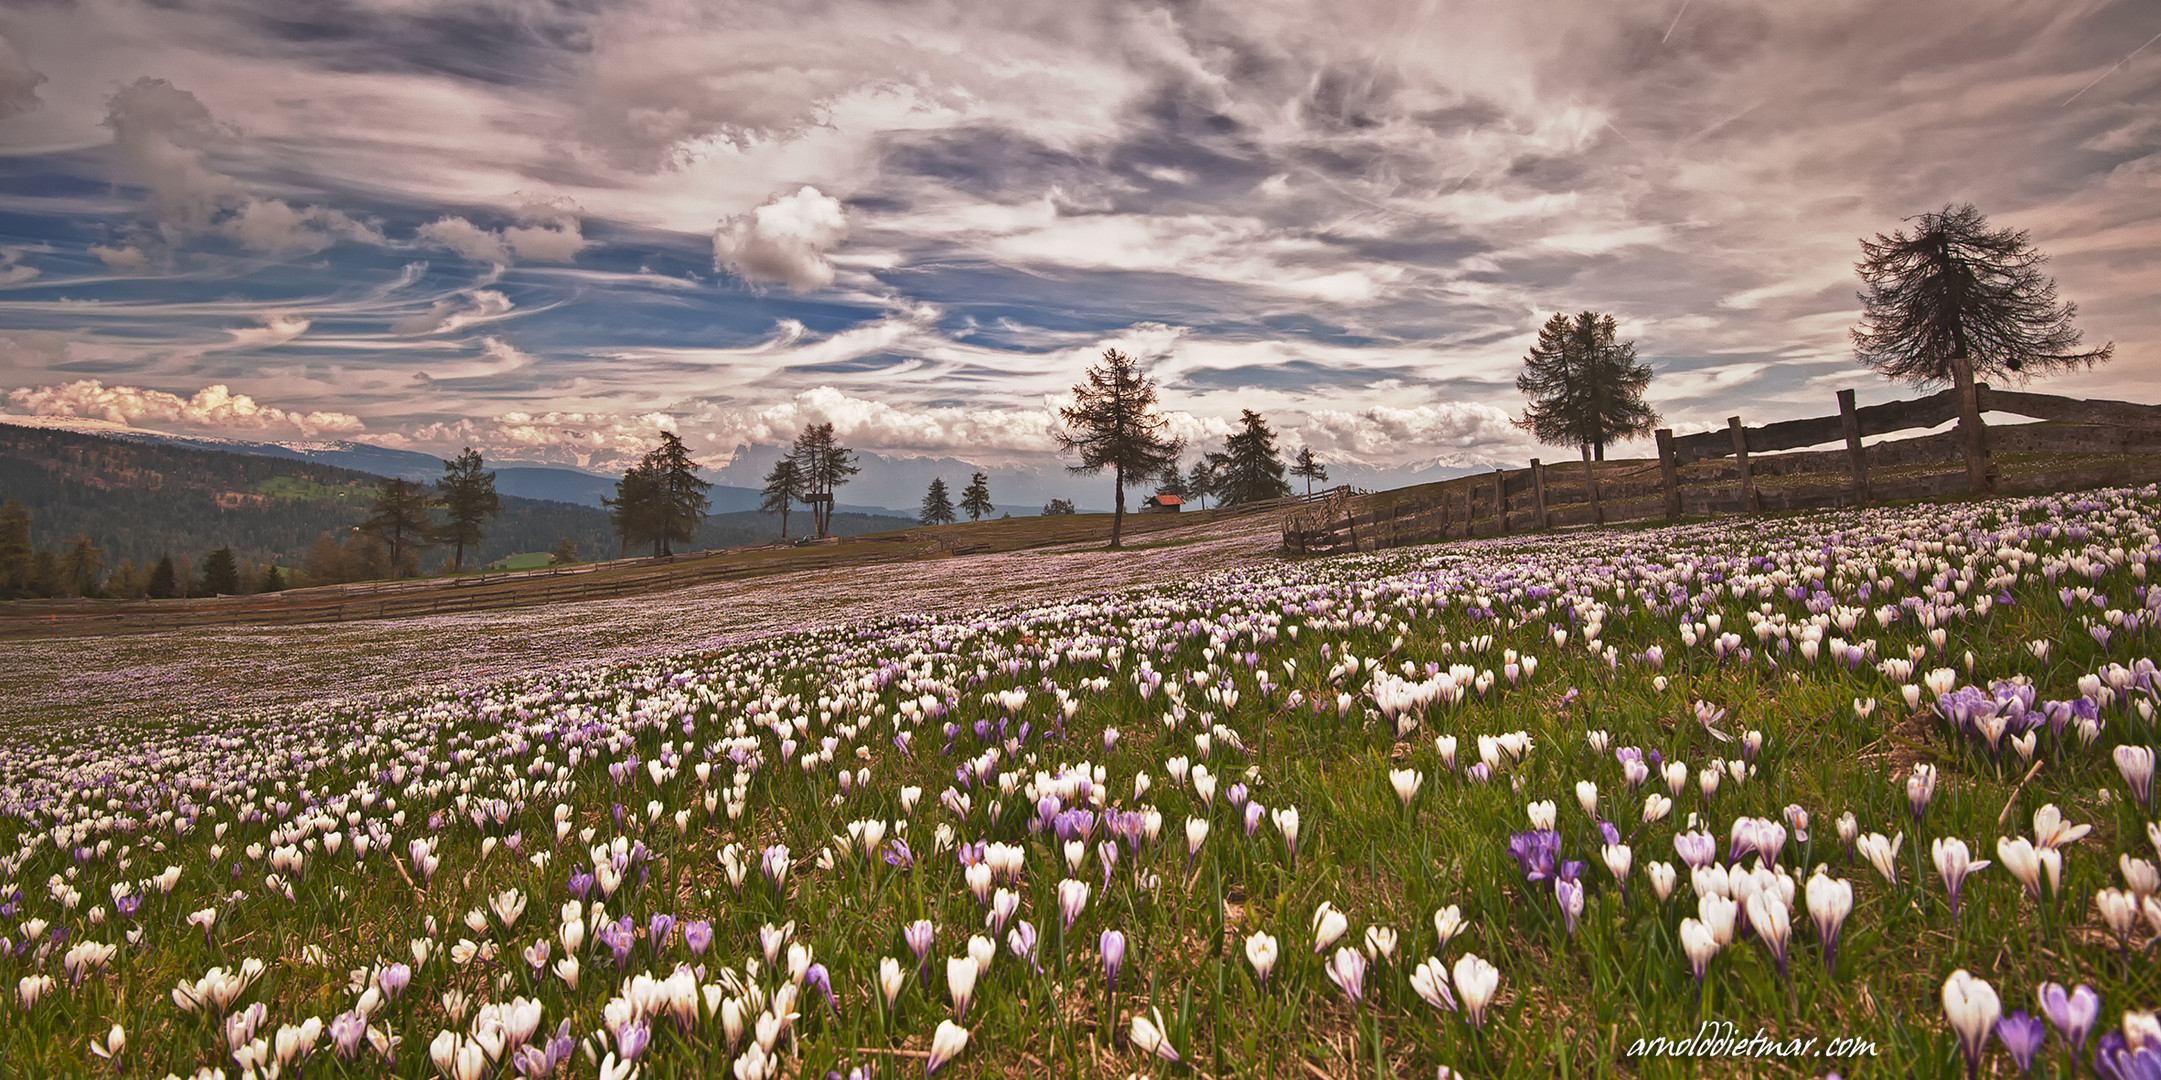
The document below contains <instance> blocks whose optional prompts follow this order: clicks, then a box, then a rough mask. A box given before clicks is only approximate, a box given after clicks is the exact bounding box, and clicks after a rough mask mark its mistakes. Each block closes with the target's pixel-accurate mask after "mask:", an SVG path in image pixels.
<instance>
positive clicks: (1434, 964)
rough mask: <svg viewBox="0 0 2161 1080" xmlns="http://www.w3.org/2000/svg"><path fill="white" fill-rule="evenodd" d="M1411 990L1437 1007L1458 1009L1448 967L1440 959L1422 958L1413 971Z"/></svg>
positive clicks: (1452, 1010) (1449, 1009)
mask: <svg viewBox="0 0 2161 1080" xmlns="http://www.w3.org/2000/svg"><path fill="white" fill-rule="evenodd" d="M1411 992H1412V993H1415V994H1417V995H1418V997H1419V1000H1421V1001H1424V1002H1425V1003H1426V1004H1428V1005H1431V1006H1433V1007H1434V1008H1436V1009H1444V1010H1446V1011H1448V1012H1455V1011H1456V995H1455V993H1454V991H1452V990H1450V989H1449V987H1448V969H1447V968H1445V967H1443V966H1442V965H1441V962H1440V961H1439V960H1421V961H1419V962H1418V968H1417V970H1415V971H1413V972H1411Z"/></svg>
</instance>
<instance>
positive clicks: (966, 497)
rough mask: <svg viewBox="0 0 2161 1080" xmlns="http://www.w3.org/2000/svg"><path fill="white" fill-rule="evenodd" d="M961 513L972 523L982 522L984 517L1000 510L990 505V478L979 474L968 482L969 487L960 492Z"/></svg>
mask: <svg viewBox="0 0 2161 1080" xmlns="http://www.w3.org/2000/svg"><path fill="white" fill-rule="evenodd" d="M960 508H961V511H962V512H963V513H965V514H967V515H968V520H970V521H981V520H983V515H985V514H988V513H990V512H991V511H993V510H996V509H998V508H997V507H995V506H992V505H991V504H990V478H988V477H986V476H984V475H983V474H982V473H977V474H975V475H974V476H973V477H970V478H969V480H968V486H967V487H964V488H962V489H961V491H960Z"/></svg>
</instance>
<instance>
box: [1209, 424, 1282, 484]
mask: <svg viewBox="0 0 2161 1080" xmlns="http://www.w3.org/2000/svg"><path fill="white" fill-rule="evenodd" d="M1238 419H1239V429H1238V430H1237V431H1234V432H1232V433H1231V434H1229V435H1226V436H1224V438H1223V457H1224V460H1225V462H1226V465H1225V468H1224V470H1223V478H1222V479H1221V480H1220V481H1219V482H1218V484H1217V488H1216V494H1217V496H1218V499H1217V502H1218V504H1219V505H1222V506H1235V505H1237V504H1239V503H1249V502H1263V501H1265V500H1268V499H1280V498H1282V497H1284V496H1285V495H1289V494H1290V493H1291V485H1290V483H1289V482H1288V481H1286V480H1284V479H1283V459H1282V458H1281V457H1278V456H1277V455H1276V433H1275V432H1273V431H1270V430H1269V429H1268V422H1267V421H1266V420H1264V419H1262V418H1261V414H1259V413H1257V412H1254V411H1253V410H1251V409H1241V410H1239V418H1238Z"/></svg>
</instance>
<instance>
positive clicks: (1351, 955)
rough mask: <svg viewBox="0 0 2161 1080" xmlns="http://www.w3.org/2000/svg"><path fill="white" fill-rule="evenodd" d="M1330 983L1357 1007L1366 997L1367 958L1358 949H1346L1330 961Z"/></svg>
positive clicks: (1341, 950) (1337, 953)
mask: <svg viewBox="0 0 2161 1080" xmlns="http://www.w3.org/2000/svg"><path fill="white" fill-rule="evenodd" d="M1328 981H1329V982H1332V983H1334V984H1336V989H1338V990H1341V991H1343V996H1344V997H1347V998H1349V999H1350V1000H1351V1004H1353V1005H1356V1004H1358V1003H1359V1002H1361V1001H1364V1000H1365V996H1366V957H1365V954H1364V953H1361V952H1359V951H1358V950H1357V949H1353V948H1349V947H1347V946H1346V947H1344V948H1340V949H1337V950H1336V954H1335V955H1334V956H1333V957H1330V958H1329V961H1328Z"/></svg>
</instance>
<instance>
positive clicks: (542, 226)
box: [419, 206, 591, 266]
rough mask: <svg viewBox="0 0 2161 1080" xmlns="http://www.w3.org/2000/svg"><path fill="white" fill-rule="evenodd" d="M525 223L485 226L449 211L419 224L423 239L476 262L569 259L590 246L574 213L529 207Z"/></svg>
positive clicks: (566, 260)
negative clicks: (506, 225) (497, 227)
mask: <svg viewBox="0 0 2161 1080" xmlns="http://www.w3.org/2000/svg"><path fill="white" fill-rule="evenodd" d="M520 216H521V217H522V218H524V219H526V223H525V224H521V225H511V226H508V227H506V228H503V229H500V230H495V229H484V228H482V227H480V226H478V225H475V224H473V223H472V222H471V221H469V220H467V219H466V218H463V217H458V216H456V215H452V214H446V215H444V216H443V217H441V218H438V219H436V220H434V221H431V222H429V223H428V224H426V225H422V226H421V227H420V231H419V236H420V239H421V240H423V241H426V242H428V243H432V244H438V245H440V246H442V247H446V248H449V249H450V250H452V251H454V252H457V253H458V254H460V255H463V256H465V257H466V258H468V259H471V260H473V261H475V262H489V263H495V264H496V265H498V266H508V265H509V264H510V263H511V262H512V261H514V260H517V259H523V260H526V261H528V262H570V261H572V260H573V259H576V258H577V257H578V253H579V252H581V251H583V250H585V249H586V248H587V247H589V246H591V241H589V240H587V239H586V238H585V233H584V231H583V230H582V228H581V227H580V226H579V224H578V219H577V217H576V216H575V215H573V214H571V213H569V212H567V211H564V210H561V209H557V208H552V207H546V206H537V207H527V208H525V209H524V210H522V211H521V212H520Z"/></svg>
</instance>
